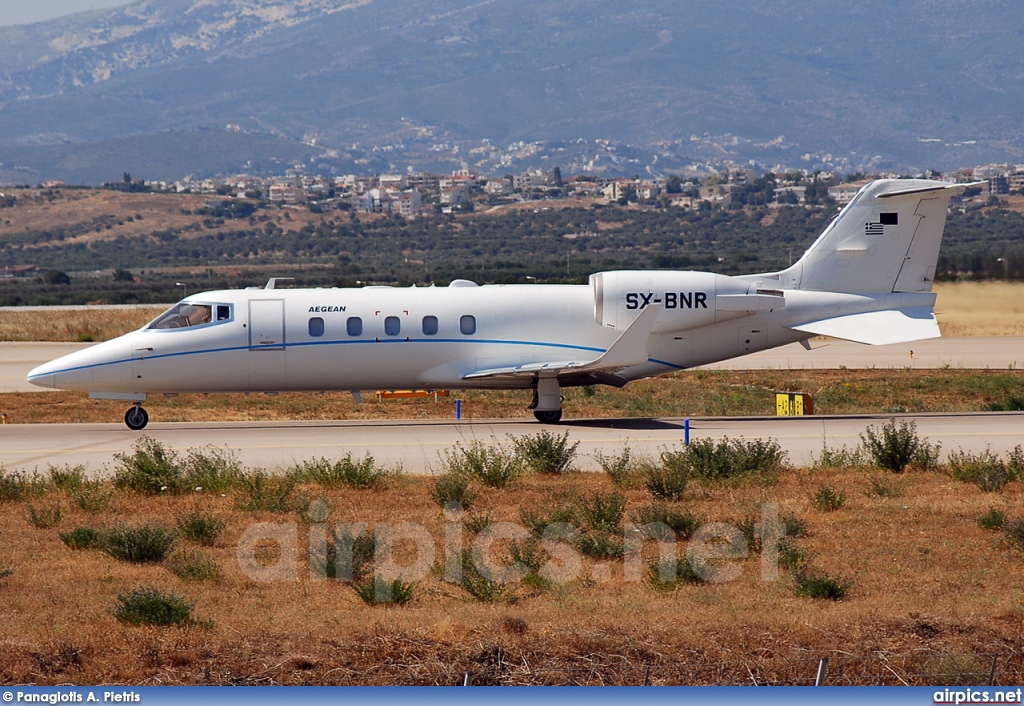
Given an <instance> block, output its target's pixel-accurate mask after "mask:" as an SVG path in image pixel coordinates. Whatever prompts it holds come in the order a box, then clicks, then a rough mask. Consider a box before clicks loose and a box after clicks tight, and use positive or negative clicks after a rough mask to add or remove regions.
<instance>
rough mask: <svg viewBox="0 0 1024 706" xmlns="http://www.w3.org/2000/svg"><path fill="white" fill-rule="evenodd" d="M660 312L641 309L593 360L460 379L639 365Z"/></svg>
mask: <svg viewBox="0 0 1024 706" xmlns="http://www.w3.org/2000/svg"><path fill="white" fill-rule="evenodd" d="M662 309H663V307H662V306H661V305H659V304H651V305H649V306H647V307H644V309H643V311H641V312H640V315H639V316H637V317H636V318H635V319H633V323H631V324H630V325H629V327H628V328H627V329H626V330H625V331H623V332H622V334H621V335H620V336H619V337H618V338H617V339H615V342H614V343H613V344H612V345H611V347H609V348H608V350H606V351H605V352H604V353H602V354H601V355H600V356H598V357H597V358H594V359H593V360H585V361H572V360H566V361H537V362H534V363H524V364H522V365H517V366H514V367H507V368H491V369H488V370H476V371H474V372H472V373H469V374H468V375H463V376H462V379H463V380H474V379H477V378H490V377H500V376H509V375H512V376H519V375H530V376H533V375H540V374H541V373H549V374H550V373H554V374H555V375H556V376H557V375H560V374H563V373H581V372H598V371H605V372H607V371H613V370H622V369H623V368H628V367H631V366H633V365H640V364H641V363H645V362H647V337H648V336H650V335H651V330H652V329H653V328H654V322H655V321H656V320H657V318H658V314H660V313H661V310H662Z"/></svg>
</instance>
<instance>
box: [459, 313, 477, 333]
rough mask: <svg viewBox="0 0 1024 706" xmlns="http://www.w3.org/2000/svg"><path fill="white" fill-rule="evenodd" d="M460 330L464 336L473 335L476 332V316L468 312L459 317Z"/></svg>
mask: <svg viewBox="0 0 1024 706" xmlns="http://www.w3.org/2000/svg"><path fill="white" fill-rule="evenodd" d="M459 331H462V335H463V336H472V335H473V334H474V333H476V317H475V316H472V315H470V314H466V315H465V316H463V317H462V318H461V319H459Z"/></svg>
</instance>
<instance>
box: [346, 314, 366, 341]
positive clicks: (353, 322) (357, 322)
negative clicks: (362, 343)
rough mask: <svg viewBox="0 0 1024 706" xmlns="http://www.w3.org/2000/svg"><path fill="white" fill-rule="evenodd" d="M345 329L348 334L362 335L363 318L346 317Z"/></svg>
mask: <svg viewBox="0 0 1024 706" xmlns="http://www.w3.org/2000/svg"><path fill="white" fill-rule="evenodd" d="M345 331H346V332H347V333H348V335H349V336H362V335H363V320H362V319H360V318H359V317H358V316H350V317H348V321H347V322H346V323H345Z"/></svg>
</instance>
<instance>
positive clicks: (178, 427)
mask: <svg viewBox="0 0 1024 706" xmlns="http://www.w3.org/2000/svg"><path fill="white" fill-rule="evenodd" d="M888 419H889V417H888V416H885V415H878V416H856V417H802V418H801V417H755V418H743V419H737V418H731V419H722V418H706V419H694V420H692V421H691V438H693V439H695V438H715V439H719V438H722V437H726V436H728V437H730V438H736V437H746V438H769V437H770V438H772V439H776V440H777V441H778V442H779V444H780V445H781V446H782V447H783V448H784V449H785V450H786V451H787V452H788V453H789V458H790V461H791V462H792V463H793V464H795V465H798V466H803V465H809V464H810V463H811V462H812V458H813V457H814V456H816V455H818V454H820V452H821V449H822V446H823V445H824V444H827V445H828V446H829V447H832V448H838V447H841V446H843V445H846V446H849V447H853V446H855V445H856V444H857V443H858V442H859V441H860V437H859V435H860V434H861V433H862V432H863V431H864V429H865V428H866V427H867V426H868V425H874V426H876V427H878V426H881V425H882V424H884V423H885V422H886V421H887V420H888ZM898 419H907V420H914V421H916V423H917V428H918V432H919V433H920V434H921V435H923V436H926V437H928V438H929V439H930V440H931V441H932V442H941V444H942V448H943V450H944V451H954V450H956V449H958V448H962V449H964V450H970V451H974V452H978V451H982V450H984V449H985V448H986V447H990V448H991V449H992V450H993V451H994V452H996V453H999V454H1002V455H1005V454H1006V452H1008V451H1009V450H1010V449H1012V448H1013V447H1014V446H1016V445H1017V444H1020V443H1024V413H1003V412H988V413H978V414H924V415H898ZM541 428H543V427H541V426H540V425H539V424H537V423H536V422H533V421H532V420H531V421H525V420H474V421H468V422H467V421H462V422H454V421H452V422H447V421H370V422H366V421H360V422H230V423H212V422H211V423H199V422H196V423H179V424H171V423H159V422H157V423H153V424H151V425H150V426H149V427H148V428H147V429H146V432H145V433H146V434H147V435H149V436H151V437H152V438H154V439H156V440H158V441H160V442H161V443H163V444H166V445H167V446H168V447H170V448H173V449H175V450H176V451H178V452H181V453H184V452H185V451H186V450H188V449H191V448H200V447H203V446H207V445H214V446H221V447H224V446H226V447H228V448H230V449H232V450H234V451H235V452H236V453H237V455H238V458H239V460H240V461H241V462H242V463H243V465H245V466H246V467H249V468H257V467H261V468H267V469H276V468H282V467H287V466H289V465H291V464H294V463H296V462H299V461H302V460H304V459H312V458H318V457H321V456H324V457H327V458H338V457H339V456H343V455H344V454H346V453H352V454H353V455H354V456H355V457H362V455H363V454H366V453H370V454H371V455H372V456H373V457H374V459H375V460H377V461H378V462H381V463H385V464H396V463H400V464H401V465H402V467H403V468H404V469H405V470H406V471H407V472H409V473H429V472H430V470H431V468H432V467H434V468H436V467H438V466H439V464H438V453H439V452H440V451H441V450H442V449H447V448H451V447H452V446H454V445H455V443H456V442H462V443H464V444H465V443H466V442H468V441H470V440H473V439H479V440H480V441H483V442H485V443H494V442H507V441H508V435H510V434H511V435H513V436H521V435H526V434H536V433H537V432H538V431H539V430H540V429H541ZM548 428H549V429H554V430H556V431H558V432H559V433H561V430H563V429H566V430H568V431H569V437H570V440H573V441H579V442H580V446H579V455H580V458H579V462H578V464H577V465H578V466H579V467H580V468H581V469H584V470H590V469H596V468H598V464H597V462H596V461H595V460H594V458H593V454H595V453H605V454H612V453H618V452H620V451H621V450H622V448H623V447H624V446H626V445H628V446H629V447H630V449H631V450H632V451H633V452H634V453H635V454H647V455H652V456H656V455H657V454H658V453H659V452H660V451H661V450H662V449H664V448H666V447H670V448H671V447H675V448H680V447H681V445H682V439H683V420H682V419H616V420H570V421H569V422H568V423H565V424H562V425H559V426H557V427H548ZM138 437H139V434H137V433H135V432H132V431H129V430H128V429H127V428H125V427H124V426H123V425H121V424H120V423H116V424H115V423H111V424H10V425H7V426H0V465H3V466H4V467H6V468H7V469H8V470H11V471H13V470H26V471H31V470H32V469H36V468H38V469H39V470H40V471H43V470H45V469H46V468H47V465H48V464H55V465H64V464H66V463H70V464H79V463H80V464H84V465H85V466H86V467H87V468H88V469H89V470H90V472H91V473H94V474H98V473H102V472H103V470H104V469H107V470H108V471H112V469H113V468H114V465H115V464H114V462H113V457H114V454H116V453H119V452H131V446H132V444H133V442H134V441H135V440H136V439H138Z"/></svg>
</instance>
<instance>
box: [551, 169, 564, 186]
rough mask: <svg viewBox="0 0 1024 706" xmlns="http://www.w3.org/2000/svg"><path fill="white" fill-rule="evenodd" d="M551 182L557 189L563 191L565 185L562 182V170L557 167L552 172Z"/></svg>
mask: <svg viewBox="0 0 1024 706" xmlns="http://www.w3.org/2000/svg"><path fill="white" fill-rule="evenodd" d="M551 181H552V182H553V183H554V185H555V188H558V189H561V188H562V187H563V186H564V185H565V184H564V183H563V182H562V168H561V167H555V168H554V169H552V170H551Z"/></svg>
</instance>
